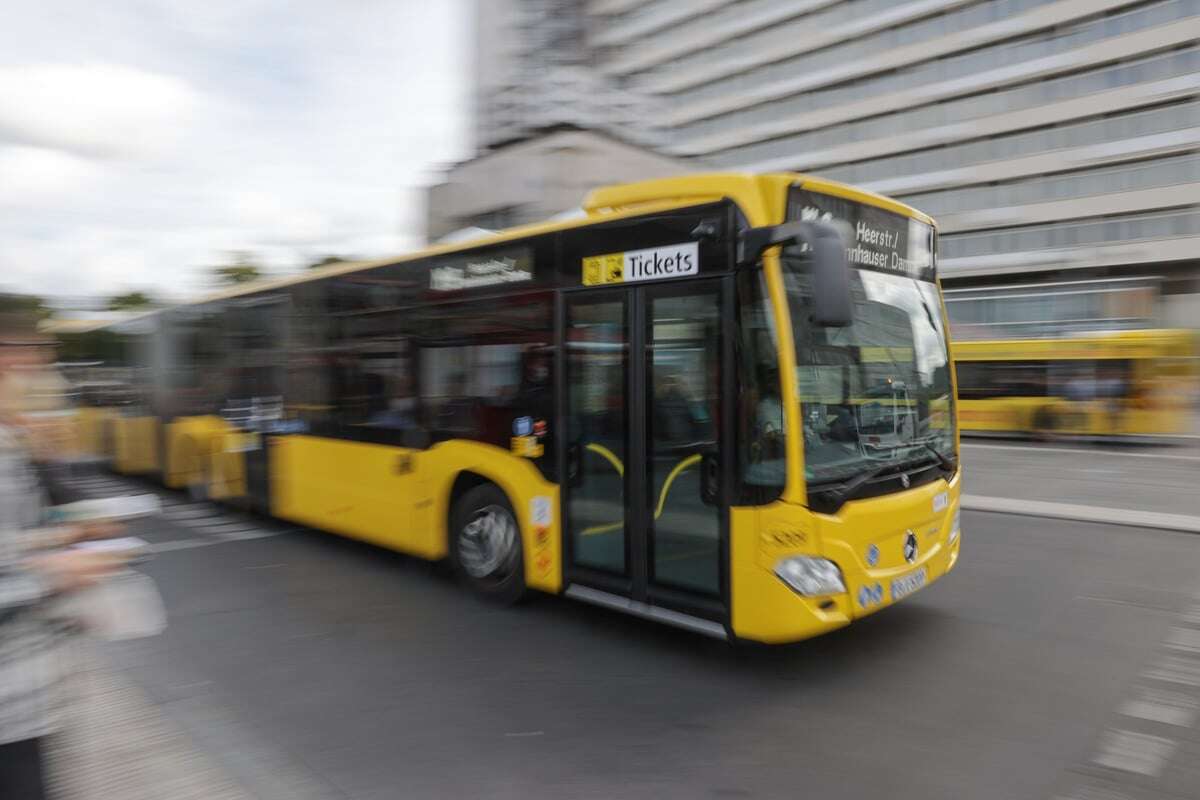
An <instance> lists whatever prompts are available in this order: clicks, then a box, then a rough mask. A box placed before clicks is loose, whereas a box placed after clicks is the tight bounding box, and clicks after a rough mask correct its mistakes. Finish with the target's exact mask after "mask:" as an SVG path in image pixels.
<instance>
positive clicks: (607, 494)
mask: <svg viewBox="0 0 1200 800" xmlns="http://www.w3.org/2000/svg"><path fill="white" fill-rule="evenodd" d="M723 291H724V290H723V281H722V280H721V279H715V280H714V279H709V280H701V279H697V280H691V281H673V282H671V283H664V284H656V285H650V286H642V287H629V288H624V287H622V288H605V289H596V290H590V291H585V292H579V293H573V294H571V295H570V296H569V297H568V299H567V303H566V335H565V344H566V360H567V399H566V411H567V431H568V441H567V450H568V457H567V461H568V470H567V476H566V478H567V479H566V505H565V511H566V515H565V521H566V528H567V539H568V542H567V546H568V552H569V553H570V564H569V567H570V569H571V570H572V571H573V575H574V579H575V580H576V582H582V583H590V584H592V585H595V586H597V587H598V588H603V589H605V590H608V591H615V592H620V593H621V594H627V595H628V596H630V597H632V598H633V599H635V600H640V601H648V602H660V603H666V604H670V603H671V599H672V596H673V595H682V596H687V597H703V598H709V599H717V598H719V597H720V596H721V593H722V592H721V588H722V579H721V575H722V569H723V567H722V564H723V545H722V541H723V537H722V530H723V528H724V508H723V505H722V504H721V502H719V500H720V498H721V496H722V492H721V491H720V487H719V486H718V483H719V478H720V476H721V475H722V474H723V465H724V458H725V455H724V453H723V452H722V449H721V446H720V442H721V437H720V436H719V435H718V430H719V428H720V420H721V416H720V414H721V410H722V406H721V403H720V394H721V393H720V386H721V381H722V347H723V342H722V331H721V324H720V322H721V318H722V317H721V304H722V297H723Z"/></svg>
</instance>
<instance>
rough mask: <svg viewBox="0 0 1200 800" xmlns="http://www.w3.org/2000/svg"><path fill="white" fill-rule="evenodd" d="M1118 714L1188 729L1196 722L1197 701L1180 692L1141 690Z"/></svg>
mask: <svg viewBox="0 0 1200 800" xmlns="http://www.w3.org/2000/svg"><path fill="white" fill-rule="evenodd" d="M1117 713H1118V714H1123V715H1124V716H1126V717H1137V718H1138V719H1146V720H1150V721H1151V722H1161V723H1163V724H1164V725H1175V726H1176V727H1180V728H1187V727H1190V726H1191V725H1192V723H1193V722H1195V721H1196V701H1195V700H1193V699H1192V698H1190V697H1188V696H1187V695H1184V694H1179V693H1178V692H1168V691H1164V690H1161V689H1141V690H1139V691H1138V694H1137V697H1135V698H1132V699H1130V700H1126V701H1125V703H1124V705H1122V706H1121V707H1120V708H1119V709H1117Z"/></svg>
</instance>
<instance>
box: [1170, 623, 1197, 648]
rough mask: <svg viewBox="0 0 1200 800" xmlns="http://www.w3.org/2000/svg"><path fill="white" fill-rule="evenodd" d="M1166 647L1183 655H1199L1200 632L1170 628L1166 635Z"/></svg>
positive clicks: (1190, 629)
mask: <svg viewBox="0 0 1200 800" xmlns="http://www.w3.org/2000/svg"><path fill="white" fill-rule="evenodd" d="M1167 647H1169V648H1171V649H1172V650H1182V651H1183V652H1185V653H1200V631H1198V630H1194V629H1192V628H1172V629H1171V632H1170V633H1169V634H1167Z"/></svg>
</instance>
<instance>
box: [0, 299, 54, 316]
mask: <svg viewBox="0 0 1200 800" xmlns="http://www.w3.org/2000/svg"><path fill="white" fill-rule="evenodd" d="M5 311H8V312H11V311H18V312H22V313H25V314H35V315H37V318H38V319H47V318H49V317H51V316H53V315H54V309H52V308H50V307H49V306H47V305H46V301H45V300H43V299H42V298H40V297H36V296H34V295H32V294H9V293H7V292H0V312H5Z"/></svg>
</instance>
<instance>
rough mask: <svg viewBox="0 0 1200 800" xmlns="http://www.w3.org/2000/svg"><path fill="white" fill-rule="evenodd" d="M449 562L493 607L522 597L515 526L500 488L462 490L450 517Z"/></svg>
mask: <svg viewBox="0 0 1200 800" xmlns="http://www.w3.org/2000/svg"><path fill="white" fill-rule="evenodd" d="M450 531H451V537H452V540H451V542H450V561H451V563H452V564H453V566H454V571H455V572H457V573H458V575H459V577H460V579H461V580H462V581H463V582H464V583H466V584H467V585H468V586H470V587H471V588H472V589H473V590H474V591H475V592H477V593H478V594H480V595H482V596H483V597H486V598H487V599H489V600H494V601H496V602H499V603H513V602H516V601H517V600H518V599H520V597H521V595H522V594H524V593H525V576H524V574H523V563H524V559H523V558H522V556H521V528H520V526H519V525H518V524H517V518H516V515H515V514H514V513H513V509H512V504H511V503H509V501H508V496H507V495H505V494H504V492H503V491H502V490H501V489H500V487H498V486H496V485H494V484H491V483H485V484H481V485H479V486H475V487H474V488H472V489H470V490H468V491H467V492H466V493H464V494H463V495H462V497H460V498H459V499H458V501H457V502H456V503H455V504H454V509H453V511H452V512H451V514H450Z"/></svg>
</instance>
